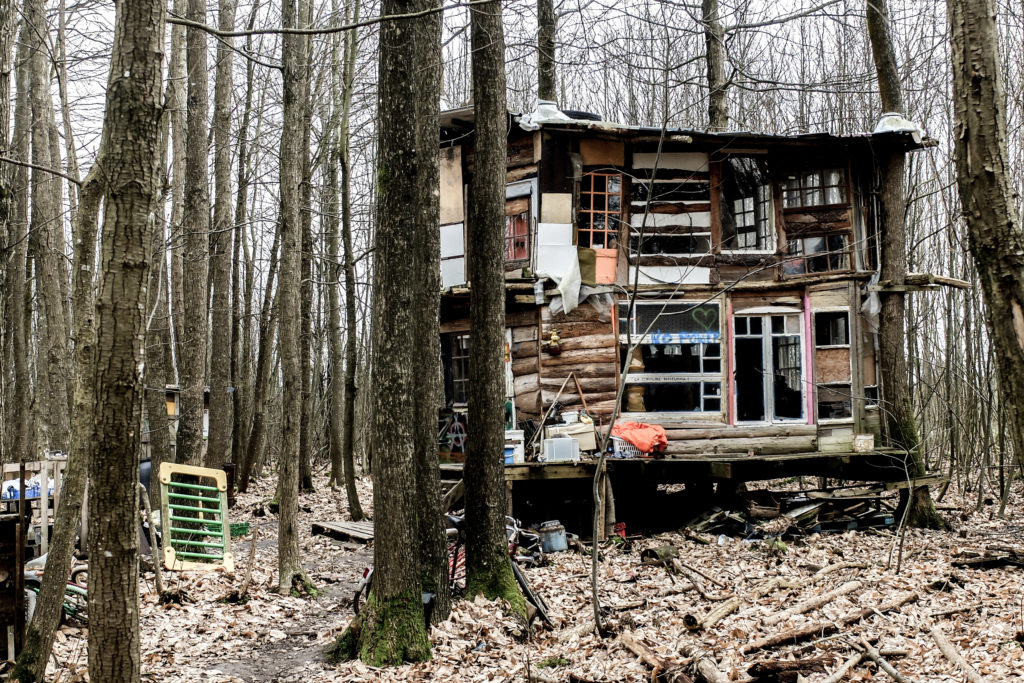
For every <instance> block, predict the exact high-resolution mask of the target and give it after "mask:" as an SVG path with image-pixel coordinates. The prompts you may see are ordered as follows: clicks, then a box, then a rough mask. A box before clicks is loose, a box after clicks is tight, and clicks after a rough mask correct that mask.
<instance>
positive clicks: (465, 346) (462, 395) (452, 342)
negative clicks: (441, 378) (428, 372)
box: [448, 334, 469, 405]
mask: <svg viewBox="0 0 1024 683" xmlns="http://www.w3.org/2000/svg"><path fill="white" fill-rule="evenodd" d="M448 338H449V347H448V382H449V386H450V387H451V399H452V402H453V403H454V404H455V405H464V404H466V403H467V402H468V401H469V335H468V334H452V335H449V337H448Z"/></svg>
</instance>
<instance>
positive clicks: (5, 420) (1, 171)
mask: <svg viewBox="0 0 1024 683" xmlns="http://www.w3.org/2000/svg"><path fill="white" fill-rule="evenodd" d="M14 15H15V9H14V1H13V0H0V101H2V102H8V103H9V102H10V101H11V73H12V71H13V68H12V45H13V42H14V25H15V24H14ZM11 147H13V145H12V144H11V110H10V107H9V106H6V107H0V152H2V153H3V155H4V156H8V155H11V154H12V151H11ZM16 177H17V176H16V173H15V169H14V167H12V166H10V165H8V164H4V165H3V167H2V168H0V238H2V239H3V246H2V248H0V310H2V316H3V317H2V318H0V320H2V321H3V325H2V329H0V363H2V364H3V369H2V376H0V385H2V387H0V390H2V392H3V393H2V394H0V425H2V426H0V463H7V462H10V461H12V460H15V459H16V457H17V453H16V452H15V442H16V439H18V438H19V437H18V432H19V425H20V424H21V423H22V422H23V421H24V420H23V418H22V417H21V416H22V415H24V414H25V413H27V411H24V412H22V411H21V410H20V409H19V406H18V404H19V390H20V389H24V387H23V386H22V387H19V386H18V384H17V365H18V362H19V361H18V359H17V357H16V356H15V354H14V348H15V344H16V342H15V333H16V332H17V331H18V330H20V325H18V324H17V319H18V318H19V317H20V315H21V307H20V306H19V305H18V303H17V301H16V298H15V297H16V296H18V295H19V294H20V293H21V292H22V289H21V288H19V282H18V277H20V279H21V282H22V283H23V282H24V258H23V257H22V264H21V267H20V268H19V267H18V264H17V259H18V255H19V253H20V251H19V248H18V245H19V243H20V242H21V241H22V240H21V234H22V232H23V226H19V225H18V223H17V220H16V218H17V217H16V216H15V214H14V206H15V203H14V201H13V195H14V180H15V178H16ZM23 286H24V285H23V284H22V285H21V287H23ZM22 362H24V359H22ZM18 447H19V448H20V447H21V444H20V443H19V445H18Z"/></svg>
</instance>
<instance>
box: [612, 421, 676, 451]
mask: <svg viewBox="0 0 1024 683" xmlns="http://www.w3.org/2000/svg"><path fill="white" fill-rule="evenodd" d="M612 436H617V437H619V438H621V439H625V440H626V441H628V442H630V443H631V444H633V445H634V446H636V447H637V448H638V449H640V450H641V451H642V452H644V453H661V452H662V451H663V450H665V447H666V446H668V437H667V436H665V428H664V427H662V426H661V425H650V424H647V423H646V422H616V423H615V426H614V427H612Z"/></svg>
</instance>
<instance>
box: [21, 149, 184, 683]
mask: <svg viewBox="0 0 1024 683" xmlns="http://www.w3.org/2000/svg"><path fill="white" fill-rule="evenodd" d="M105 155H106V142H105V140H101V141H100V150H99V152H98V154H97V158H98V159H99V160H102V159H103V158H104V157H105ZM99 160H98V161H97V162H96V163H95V165H94V169H95V170H94V171H93V172H91V173H90V174H89V175H88V176H87V177H86V179H85V182H84V183H83V185H82V189H81V193H80V195H79V197H80V204H79V207H78V211H77V213H76V215H75V223H74V241H75V250H74V259H75V260H74V268H73V272H74V282H73V285H72V295H73V302H72V305H73V309H74V321H75V326H74V339H75V376H74V377H75V379H74V392H75V395H74V410H73V411H72V421H71V445H70V451H69V453H68V463H67V469H66V470H65V471H64V480H63V484H62V486H61V494H60V507H59V508H58V510H57V513H56V516H55V518H54V528H53V537H52V538H51V539H50V545H49V553H48V554H47V557H46V567H45V569H44V572H43V585H42V589H41V590H40V593H39V598H38V600H37V601H36V611H35V616H34V617H33V619H32V623H31V624H29V625H28V626H27V627H26V630H25V639H24V644H23V646H22V650H21V652H20V653H19V654H18V661H17V665H16V666H15V669H14V670H13V671H12V672H11V679H12V680H16V681H21V682H22V683H27V682H28V681H38V682H40V683H41V682H42V681H43V680H44V675H45V673H46V662H47V660H48V658H49V653H50V650H51V649H52V648H53V639H54V634H55V632H56V630H57V628H58V627H59V625H60V617H61V612H62V610H63V603H64V589H65V587H66V582H65V578H64V577H66V576H67V575H68V572H69V571H70V569H71V555H72V553H73V552H74V549H75V537H76V536H77V533H78V523H79V520H80V519H81V516H82V502H83V500H84V498H85V480H86V473H87V469H88V467H89V461H90V459H91V458H92V457H93V444H94V442H95V439H96V433H95V431H94V426H95V420H93V416H92V410H93V406H94V403H95V391H96V387H95V385H94V384H93V369H94V367H95V363H96V358H95V351H96V326H95V323H96V302H95V299H94V296H93V293H94V291H95V289H94V288H95V279H94V273H95V270H96V258H95V252H96V234H97V221H98V216H99V208H100V202H101V200H102V198H103V191H104V185H103V182H102V178H101V177H100V175H101V174H100V169H101V168H102V167H103V166H102V161H99ZM160 400H161V404H162V403H163V394H162V393H161V395H160ZM165 414H166V412H165ZM164 425H165V428H164V432H165V433H166V419H165V420H164Z"/></svg>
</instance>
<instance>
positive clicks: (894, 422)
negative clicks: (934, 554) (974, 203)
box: [867, 0, 946, 528]
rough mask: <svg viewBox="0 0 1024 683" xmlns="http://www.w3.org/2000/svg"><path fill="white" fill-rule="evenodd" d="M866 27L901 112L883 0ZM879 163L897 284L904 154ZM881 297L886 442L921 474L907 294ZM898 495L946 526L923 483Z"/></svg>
mask: <svg viewBox="0 0 1024 683" xmlns="http://www.w3.org/2000/svg"><path fill="white" fill-rule="evenodd" d="M867 25H868V37H869V39H870V41H871V52H872V55H873V56H874V60H875V71H876V72H877V74H878V89H879V92H880V94H881V96H882V108H883V109H885V110H886V111H894V112H902V110H903V93H902V86H901V85H900V79H899V69H898V68H897V65H896V53H895V50H894V48H893V44H892V38H891V36H890V34H889V11H888V6H887V4H886V0H869V1H868V3H867ZM878 163H879V172H880V175H881V187H880V199H881V203H882V236H881V245H882V258H881V264H880V266H881V267H880V271H881V272H880V277H881V279H882V280H885V281H887V282H890V283H893V284H896V285H900V284H903V281H904V279H905V278H906V276H907V225H906V210H907V204H906V199H905V197H904V191H903V175H904V170H905V167H906V155H905V153H904V152H903V151H902V150H898V149H889V150H882V151H880V152H879V161H878ZM880 297H881V303H882V309H881V312H880V314H879V323H878V348H879V366H880V370H881V375H882V398H883V404H882V405H883V407H884V410H883V414H884V416H885V421H886V424H887V427H888V429H887V431H888V435H889V440H890V442H891V443H892V444H893V445H894V446H896V447H897V448H902V449H906V450H907V452H908V453H909V457H910V468H909V469H910V471H909V472H908V474H909V475H910V476H914V477H919V476H922V475H924V473H925V463H924V454H923V453H922V452H921V439H920V436H919V433H918V428H917V420H916V418H915V416H914V402H913V396H912V393H911V387H910V369H909V367H908V366H907V351H906V346H905V341H906V320H907V311H906V298H905V296H904V294H903V292H882V293H881V295H880ZM901 495H902V504H903V505H910V508H909V510H907V522H908V523H909V524H911V525H913V526H923V527H928V528H945V527H946V523H945V522H944V521H943V519H942V518H941V517H940V516H939V515H938V513H937V512H936V511H935V505H934V503H932V500H931V494H930V492H929V491H928V489H927V487H921V490H920V491H919V492H918V494H917V495H915V496H913V497H908V496H907V495H906V494H901Z"/></svg>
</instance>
